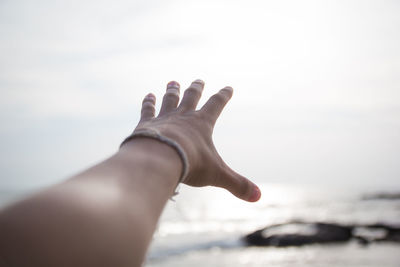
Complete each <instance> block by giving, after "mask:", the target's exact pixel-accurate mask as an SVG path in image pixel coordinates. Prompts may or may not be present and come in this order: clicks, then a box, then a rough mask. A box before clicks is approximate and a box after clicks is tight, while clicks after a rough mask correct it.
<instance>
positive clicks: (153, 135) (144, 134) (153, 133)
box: [119, 130, 189, 200]
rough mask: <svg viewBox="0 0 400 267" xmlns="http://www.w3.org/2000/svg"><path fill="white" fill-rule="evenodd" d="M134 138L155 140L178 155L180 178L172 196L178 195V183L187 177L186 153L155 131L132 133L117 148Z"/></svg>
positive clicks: (172, 141)
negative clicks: (180, 166) (180, 170)
mask: <svg viewBox="0 0 400 267" xmlns="http://www.w3.org/2000/svg"><path fill="white" fill-rule="evenodd" d="M136 137H148V138H152V139H156V140H158V141H160V142H162V143H164V144H167V145H169V146H170V147H172V148H173V149H175V151H176V152H177V153H178V155H179V157H180V158H181V160H182V172H181V177H180V178H179V181H178V184H177V185H176V187H175V190H174V194H173V196H176V195H177V194H179V192H178V186H179V184H180V183H183V182H184V181H185V179H186V177H187V175H188V172H189V161H188V159H187V156H186V153H185V151H184V150H183V148H182V147H181V146H180V145H179V144H178V143H177V142H175V141H174V140H172V139H170V138H168V137H166V136H164V135H161V134H160V133H159V132H157V131H155V130H138V131H134V132H133V133H132V134H131V135H130V136H128V137H127V138H125V140H124V141H123V142H122V143H121V145H120V146H119V147H120V148H121V147H122V146H123V145H124V144H125V143H126V142H128V141H130V140H132V139H134V138H136ZM172 200H173V199H172Z"/></svg>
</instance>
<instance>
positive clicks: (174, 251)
mask: <svg viewBox="0 0 400 267" xmlns="http://www.w3.org/2000/svg"><path fill="white" fill-rule="evenodd" d="M260 188H261V190H262V193H263V196H262V198H261V200H260V201H259V202H257V203H246V202H244V201H241V200H238V199H236V198H235V197H234V196H232V195H231V194H230V193H229V192H226V191H224V190H223V189H218V188H211V187H207V188H201V189H198V188H190V187H186V186H184V187H182V188H181V193H180V195H179V196H177V197H176V201H175V202H173V201H170V202H169V203H168V204H167V207H166V209H165V211H164V213H163V215H162V217H161V220H160V223H159V226H158V230H157V232H156V233H155V235H154V239H153V242H152V244H151V247H150V249H149V253H148V257H147V261H146V264H145V266H147V267H150V266H152V267H156V266H158V267H166V266H191V267H195V266H376V267H382V266H396V267H398V266H400V245H399V244H396V243H388V242H386V243H383V242H382V243H379V244H378V243H373V244H370V245H368V246H362V245H361V244H359V243H358V242H356V241H349V242H346V243H340V244H333V245H308V246H303V247H288V248H274V247H246V246H244V244H243V242H242V241H241V237H242V236H244V235H245V234H248V233H250V232H253V231H255V230H257V229H260V228H263V227H265V226H268V225H272V224H277V223H285V222H289V221H292V220H301V221H306V222H317V221H318V222H336V223H343V224H372V223H377V222H380V223H388V224H395V225H400V200H363V198H362V197H363V196H364V195H366V194H370V193H374V192H382V191H383V192H390V191H396V189H399V188H391V189H386V190H385V189H377V188H363V189H354V188H345V187H317V186H309V185H308V186H294V185H290V186H289V185H277V184H264V185H261V186H260Z"/></svg>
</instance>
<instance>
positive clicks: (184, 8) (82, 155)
mask: <svg viewBox="0 0 400 267" xmlns="http://www.w3.org/2000/svg"><path fill="white" fill-rule="evenodd" d="M398 14H400V3H399V2H398V1H383V0H379V1H378V0H377V1H371V0H361V1H261V0H259V1H258V0H246V1H238V0H229V1H228V0H221V1H218V0H214V1H211V0H203V1H193V0H185V1H184V0H172V1H160V0H146V1H144V0H143V1H125V0H121V1H87V0H84V1H82V0H80V1H50V0H43V1H28V0H20V1H11V0H3V1H1V2H0V92H1V98H0V188H2V189H13V188H33V187H40V186H45V185H50V184H53V183H57V182H58V181H61V180H63V179H65V178H67V177H68V176H71V175H73V174H75V173H77V172H79V171H80V170H82V169H84V168H87V167H89V166H91V165H93V164H95V163H97V162H99V161H101V160H102V159H104V158H106V157H108V156H110V155H112V154H113V153H115V152H116V151H117V150H118V146H119V144H120V142H121V141H122V140H123V138H124V137H125V136H127V135H128V134H129V133H130V132H131V131H132V130H133V129H134V127H135V125H136V124H137V122H138V119H139V113H140V105H141V100H142V97H143V96H144V95H146V94H147V93H149V92H152V93H154V94H156V95H157V96H158V99H159V100H160V99H162V95H163V92H164V90H165V85H166V83H167V82H168V81H170V80H177V81H178V82H180V83H181V86H182V88H183V89H184V88H185V87H187V86H188V85H189V84H190V82H191V81H192V80H194V79H197V78H200V79H203V80H204V81H205V82H206V87H205V91H204V93H203V98H202V100H201V102H200V106H201V104H202V103H204V102H205V100H206V99H207V98H208V97H209V96H210V95H212V94H213V93H215V92H216V91H217V90H219V89H220V88H222V87H224V86H226V85H230V86H232V87H233V88H234V96H233V98H232V100H231V102H230V103H229V104H228V105H227V107H226V108H225V110H224V112H223V113H222V116H221V117H220V119H219V121H218V122H217V125H216V128H215V131H214V141H215V145H216V147H217V149H218V151H219V152H220V154H221V156H222V157H223V158H224V160H225V161H226V162H227V163H228V164H229V165H230V166H231V167H232V168H233V169H235V170H236V171H238V172H240V173H241V174H243V175H244V176H246V177H248V178H250V179H252V180H253V181H255V182H256V183H268V182H271V183H290V184H303V185H304V184H322V185H339V186H361V185H362V186H366V185H367V186H372V187H382V186H389V187H399V185H400V184H399V182H398V181H399V177H400V164H399V159H400V138H399V137H400V49H399V47H400V16H399V15H398ZM159 104H160V103H159V102H158V103H157V106H158V107H159Z"/></svg>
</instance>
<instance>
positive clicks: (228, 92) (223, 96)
mask: <svg viewBox="0 0 400 267" xmlns="http://www.w3.org/2000/svg"><path fill="white" fill-rule="evenodd" d="M232 94H233V89H232V87H230V86H226V87H224V88H222V89H221V90H219V92H218V93H216V94H215V95H213V96H212V97H210V99H208V101H207V102H206V103H205V104H204V106H203V107H202V108H201V110H200V112H203V113H205V115H206V116H207V117H209V118H210V120H211V122H212V124H215V122H216V121H217V119H218V117H219V115H220V114H221V112H222V110H223V109H224V107H225V105H226V103H228V101H229V100H230V99H231V97H232Z"/></svg>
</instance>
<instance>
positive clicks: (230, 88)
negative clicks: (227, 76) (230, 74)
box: [223, 86, 233, 91]
mask: <svg viewBox="0 0 400 267" xmlns="http://www.w3.org/2000/svg"><path fill="white" fill-rule="evenodd" d="M223 89H225V90H229V91H233V88H232V87H230V86H225V87H224V88H223Z"/></svg>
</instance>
